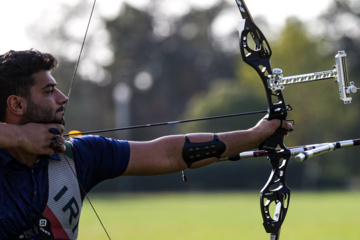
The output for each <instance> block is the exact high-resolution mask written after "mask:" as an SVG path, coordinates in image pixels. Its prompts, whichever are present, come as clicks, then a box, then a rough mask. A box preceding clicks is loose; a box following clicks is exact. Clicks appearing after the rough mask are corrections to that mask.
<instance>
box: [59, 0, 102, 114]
mask: <svg viewBox="0 0 360 240" xmlns="http://www.w3.org/2000/svg"><path fill="white" fill-rule="evenodd" d="M95 5H96V0H94V2H93V5H92V9H91V12H90V17H89V20H88V23H87V26H86V30H85V35H84V39H83V41H82V44H81V48H80V53H79V57H78V59H77V61H76V65H75V70H74V74H73V77H72V79H71V82H70V87H69V91H68V93H67V99H68V101H67V103H66V105H65V109H64V113H63V117H64V116H65V111H66V107H67V105H68V104H69V101H70V95H71V91H72V88H73V85H74V82H75V78H76V75H77V72H78V68H79V64H80V60H81V56H82V53H83V50H84V46H85V42H86V37H87V34H88V31H89V28H90V23H91V19H92V16H93V13H94V9H95Z"/></svg>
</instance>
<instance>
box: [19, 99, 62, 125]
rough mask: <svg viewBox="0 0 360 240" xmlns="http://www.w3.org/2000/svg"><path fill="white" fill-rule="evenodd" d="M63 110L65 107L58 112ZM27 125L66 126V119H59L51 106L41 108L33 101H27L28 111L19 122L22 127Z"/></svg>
mask: <svg viewBox="0 0 360 240" xmlns="http://www.w3.org/2000/svg"><path fill="white" fill-rule="evenodd" d="M63 109H64V107H60V108H59V109H58V111H59V110H63ZM27 123H58V124H63V125H65V121H64V117H63V116H61V118H60V119H59V118H58V119H57V118H56V112H55V114H54V110H53V108H51V107H50V106H40V105H38V104H36V103H34V102H33V101H31V99H27V111H26V112H25V113H24V116H23V117H22V118H21V120H20V122H19V124H20V125H24V124H27Z"/></svg>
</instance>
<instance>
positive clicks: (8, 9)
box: [0, 0, 332, 54]
mask: <svg viewBox="0 0 360 240" xmlns="http://www.w3.org/2000/svg"><path fill="white" fill-rule="evenodd" d="M77 1H79V0H31V1H29V0H7V1H5V0H3V1H1V2H0V30H1V38H0V54H2V53H4V52H6V51H8V50H10V49H14V50H24V49H30V48H35V49H39V50H41V49H42V48H41V46H38V45H37V44H40V43H36V42H32V41H31V39H28V38H27V32H26V31H25V29H26V27H27V26H29V25H30V24H33V23H34V22H35V20H38V19H39V16H42V14H43V13H44V12H54V13H56V8H57V7H58V6H59V4H68V5H70V6H72V5H75V3H76V2H77ZM82 1H84V0H82ZM87 1H88V3H89V13H90V8H91V5H92V0H87ZM123 1H126V2H128V3H130V4H133V5H136V6H138V7H141V6H143V5H144V4H146V3H148V2H149V1H150V0H97V3H96V8H95V11H97V13H100V14H101V15H103V16H113V15H114V14H116V13H117V11H118V9H119V6H120V3H121V2H123ZM160 1H161V2H162V3H163V7H162V11H163V12H164V14H166V15H169V14H173V15H175V16H176V15H180V14H182V13H183V12H186V11H187V9H188V5H189V4H190V5H192V6H195V7H203V6H204V5H206V4H214V3H215V2H217V1H218V0H206V1H205V0H160ZM228 1H229V2H230V3H232V4H234V12H237V11H238V10H237V7H236V4H235V0H228ZM331 2H332V0H317V1H316V0H302V1H290V0H273V1H269V0H248V1H247V5H248V8H249V10H250V12H251V13H252V15H253V17H257V16H259V15H262V16H263V17H265V19H266V20H268V21H269V23H270V24H271V25H270V26H274V27H275V26H277V27H281V25H282V23H284V21H285V19H286V18H287V17H289V16H296V17H298V18H299V19H301V20H303V21H304V22H306V21H309V20H311V19H314V18H316V16H317V15H318V14H319V13H322V12H323V11H324V10H325V9H326V8H327V7H328V6H329V4H330V3H331ZM205 3H206V4H205ZM237 14H238V13H237ZM233 16H235V15H234V14H233ZM94 17H96V15H94ZM238 17H239V19H240V15H238ZM54 19H56V18H51V21H54V22H50V23H49V22H47V24H53V25H55V26H56V25H60V24H61V23H58V22H56V21H55V20H54ZM225 20H226V18H225ZM42 21H49V20H48V19H42ZM84 21H85V23H86V21H87V19H84ZM228 21H229V22H230V21H232V19H231V20H230V17H229V18H228ZM234 22H235V23H236V21H234ZM85 23H84V25H83V26H82V29H79V32H81V33H83V32H84V30H85ZM230 26H232V24H230ZM235 26H236V24H235ZM79 27H80V26H79Z"/></svg>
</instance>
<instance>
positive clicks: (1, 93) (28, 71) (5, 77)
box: [0, 49, 58, 122]
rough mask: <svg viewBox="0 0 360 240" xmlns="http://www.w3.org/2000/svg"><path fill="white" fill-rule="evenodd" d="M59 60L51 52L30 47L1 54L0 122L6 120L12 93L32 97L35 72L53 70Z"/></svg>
mask: <svg viewBox="0 0 360 240" xmlns="http://www.w3.org/2000/svg"><path fill="white" fill-rule="evenodd" d="M57 65H58V62H57V60H56V58H55V57H53V56H52V55H51V54H49V53H41V52H39V51H36V50H33V49H30V50H26V51H14V50H11V51H9V52H7V53H5V54H3V55H0V122H4V121H5V115H6V107H7V106H6V104H7V99H8V97H9V96H10V95H17V96H20V97H24V98H29V97H30V87H31V86H33V85H34V84H35V81H34V79H33V77H32V75H33V74H34V73H38V72H40V71H42V70H46V71H51V70H53V69H54V68H56V67H57Z"/></svg>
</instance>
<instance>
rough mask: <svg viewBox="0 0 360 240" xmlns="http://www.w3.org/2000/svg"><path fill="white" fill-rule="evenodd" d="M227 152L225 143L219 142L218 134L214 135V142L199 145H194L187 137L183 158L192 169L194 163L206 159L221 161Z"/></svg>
mask: <svg viewBox="0 0 360 240" xmlns="http://www.w3.org/2000/svg"><path fill="white" fill-rule="evenodd" d="M225 150H226V145H225V143H224V142H222V141H221V140H219V138H218V136H217V135H216V134H214V139H213V140H212V141H209V142H199V143H192V142H190V140H189V138H188V137H187V136H185V144H184V148H183V152H182V156H183V159H184V161H185V162H186V164H187V165H188V167H190V166H191V165H192V164H193V163H194V162H197V161H200V160H203V159H206V158H211V157H216V158H218V159H219V158H220V157H221V154H223V153H224V152H225Z"/></svg>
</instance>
